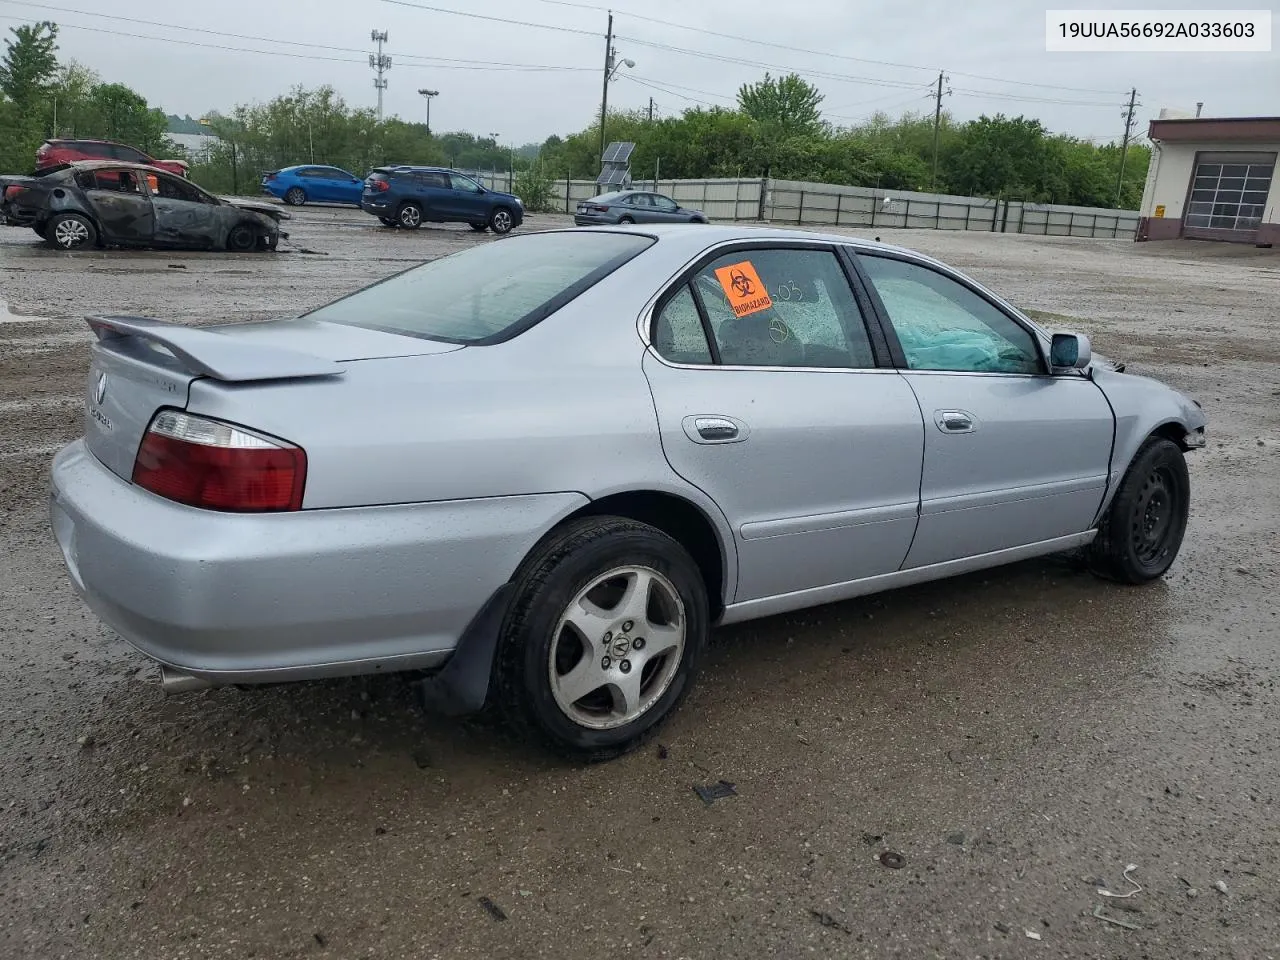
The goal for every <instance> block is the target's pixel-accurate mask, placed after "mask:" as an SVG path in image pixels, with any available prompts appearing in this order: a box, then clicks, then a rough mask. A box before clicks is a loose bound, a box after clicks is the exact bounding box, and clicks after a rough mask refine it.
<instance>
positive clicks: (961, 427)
mask: <svg viewBox="0 0 1280 960" xmlns="http://www.w3.org/2000/svg"><path fill="white" fill-rule="evenodd" d="M933 422H934V423H935V424H937V427H938V429H939V430H941V431H942V432H943V433H973V432H974V431H975V430H977V429H978V418H977V417H975V416H974V415H973V414H972V413H970V412H969V411H968V410H936V411H934V414H933Z"/></svg>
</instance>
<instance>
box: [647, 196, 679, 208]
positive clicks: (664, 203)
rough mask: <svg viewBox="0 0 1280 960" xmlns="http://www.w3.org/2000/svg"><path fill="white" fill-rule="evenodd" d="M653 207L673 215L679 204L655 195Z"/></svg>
mask: <svg viewBox="0 0 1280 960" xmlns="http://www.w3.org/2000/svg"><path fill="white" fill-rule="evenodd" d="M653 205H654V206H655V207H657V208H658V209H659V210H665V211H667V212H668V213H671V212H672V211H674V210H675V209H676V208H677V207H678V206H679V204H678V203H676V202H675V201H674V200H672V199H671V198H670V197H660V196H657V195H656V194H655V195H654V198H653Z"/></svg>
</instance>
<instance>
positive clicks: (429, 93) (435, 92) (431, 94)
mask: <svg viewBox="0 0 1280 960" xmlns="http://www.w3.org/2000/svg"><path fill="white" fill-rule="evenodd" d="M418 92H419V93H420V94H422V95H423V96H424V97H426V98H427V136H431V98H432V97H438V96H440V91H439V90H425V89H423V90H419V91H418Z"/></svg>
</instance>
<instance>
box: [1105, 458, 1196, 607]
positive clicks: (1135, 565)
mask: <svg viewBox="0 0 1280 960" xmlns="http://www.w3.org/2000/svg"><path fill="white" fill-rule="evenodd" d="M1190 506H1191V480H1190V477H1189V475H1188V473H1187V461H1186V457H1185V456H1184V455H1183V452H1182V449H1181V448H1180V447H1179V446H1178V445H1177V444H1176V443H1174V442H1173V441H1172V440H1168V439H1166V438H1164V437H1149V438H1148V439H1147V441H1146V442H1145V443H1144V444H1143V445H1142V447H1141V448H1140V449H1139V450H1138V453H1137V455H1136V456H1135V457H1134V458H1133V462H1132V463H1131V464H1130V465H1129V469H1128V471H1127V472H1126V473H1125V475H1124V479H1123V480H1121V481H1120V486H1119V488H1117V490H1116V494H1115V497H1114V498H1113V499H1112V501H1111V505H1110V506H1109V507H1108V508H1107V512H1106V515H1105V516H1104V517H1103V520H1102V523H1101V524H1100V525H1099V527H1098V536H1097V537H1096V538H1095V539H1094V541H1093V543H1092V544H1091V545H1090V548H1089V561H1090V567H1091V568H1092V569H1093V571H1094V572H1095V573H1098V574H1100V575H1102V576H1105V577H1108V578H1110V579H1113V580H1118V581H1120V582H1121V583H1147V582H1149V581H1151V580H1155V579H1157V578H1159V577H1161V576H1163V575H1164V574H1165V572H1166V571H1167V570H1168V569H1169V567H1171V566H1172V565H1173V561H1174V560H1175V559H1176V558H1177V556H1178V550H1179V549H1180V548H1181V546H1182V539H1183V536H1184V535H1185V534H1186V530H1187V517H1188V515H1189V513H1190Z"/></svg>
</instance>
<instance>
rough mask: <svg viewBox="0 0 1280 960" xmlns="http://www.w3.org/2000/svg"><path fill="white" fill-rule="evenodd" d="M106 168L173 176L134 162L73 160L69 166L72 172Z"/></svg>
mask: <svg viewBox="0 0 1280 960" xmlns="http://www.w3.org/2000/svg"><path fill="white" fill-rule="evenodd" d="M104 167H110V168H112V169H116V170H149V171H155V172H156V173H163V174H165V175H167V176H173V174H171V173H169V171H168V170H164V169H162V168H160V167H155V166H152V165H151V164H149V163H134V162H133V161H132V160H72V161H70V162H69V163H68V164H67V168H68V169H71V170H101V169H102V168H104Z"/></svg>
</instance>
